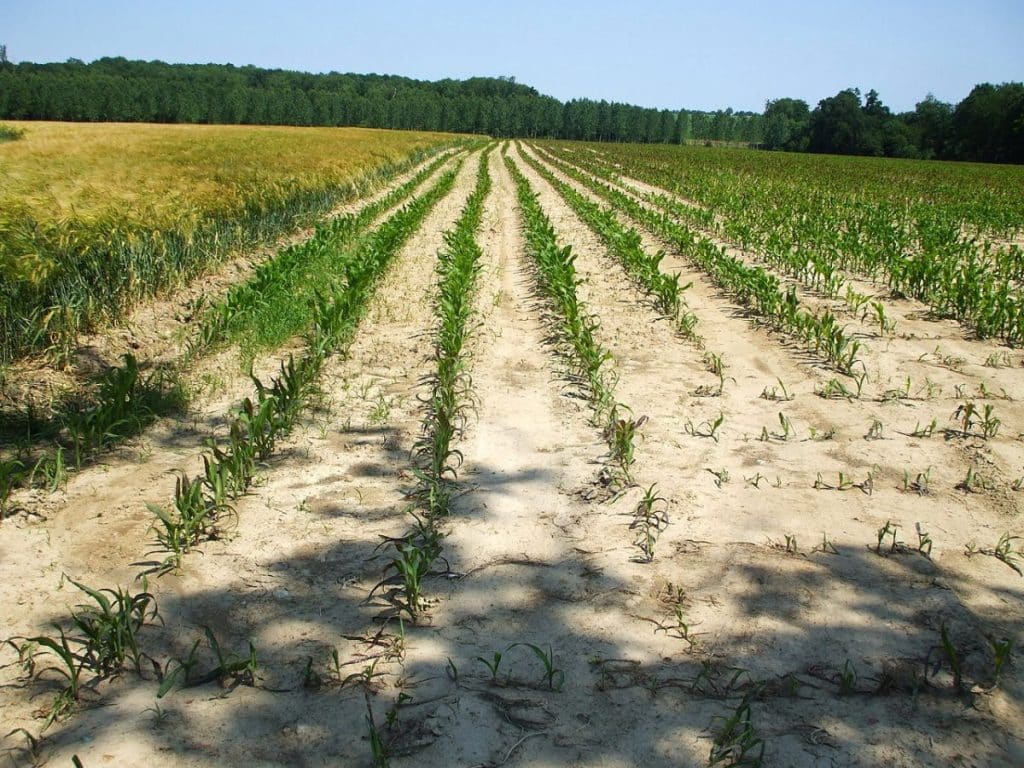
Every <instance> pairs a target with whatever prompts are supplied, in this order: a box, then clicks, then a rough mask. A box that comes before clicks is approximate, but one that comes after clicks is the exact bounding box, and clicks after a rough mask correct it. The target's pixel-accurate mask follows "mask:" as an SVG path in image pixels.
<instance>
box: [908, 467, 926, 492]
mask: <svg viewBox="0 0 1024 768" xmlns="http://www.w3.org/2000/svg"><path fill="white" fill-rule="evenodd" d="M931 474H932V468H931V467H928V469H926V470H925V471H924V472H918V473H917V475H916V476H915V477H914V479H913V480H911V479H910V473H909V472H908V471H907V470H903V492H904V493H909V492H910V491H913V492H914V493H916V494H917V495H918V496H928V495H929V494H931V492H932V490H931Z"/></svg>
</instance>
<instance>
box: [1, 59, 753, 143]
mask: <svg viewBox="0 0 1024 768" xmlns="http://www.w3.org/2000/svg"><path fill="white" fill-rule="evenodd" d="M0 118H7V119H16V120H68V121H90V122H98V121H118V122H157V123H219V124H258V125H322V126H341V125H345V126H365V127H369V128H397V129H415V130H424V131H451V132H455V133H478V134H487V135H491V136H497V137H503V138H504V137H524V138H562V139H583V140H598V141H628V142H674V143H683V142H686V141H690V140H698V141H727V142H746V143H758V142H760V141H761V139H762V132H761V123H762V116H761V115H760V114H757V113H752V112H733V110H731V109H726V110H720V111H717V112H702V111H690V110H667V109H663V110H658V109H651V108H645V107H639V106H635V105H632V104H620V103H616V102H608V101H594V100H590V99H573V100H571V101H568V102H562V101H559V100H558V99H555V98H553V97H551V96H544V95H541V94H540V93H538V92H537V91H536V90H535V89H533V88H530V87H528V86H526V85H523V84H520V83H516V82H515V79H514V78H509V77H497V78H488V77H477V78H471V79H468V80H440V81H437V82H428V81H422V80H413V79H411V78H406V77H397V76H390V75H377V74H369V75H357V74H339V73H336V72H332V73H329V74H309V73H304V72H292V71H285V70H279V69H262V68H259V67H253V66H245V67H236V66H233V65H231V64H166V63H164V62H160V61H150V62H145V61H129V60H127V59H124V58H103V59H99V60H97V61H94V62H91V63H88V64H86V63H85V62H82V61H79V60H76V59H69V60H68V61H66V62H64V63H57V64H34V63H30V62H23V63H20V64H13V63H11V62H7V61H2V60H0Z"/></svg>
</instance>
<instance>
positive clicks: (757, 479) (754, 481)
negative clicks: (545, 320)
mask: <svg viewBox="0 0 1024 768" xmlns="http://www.w3.org/2000/svg"><path fill="white" fill-rule="evenodd" d="M743 481H744V482H745V483H747V485H752V486H754V487H755V488H758V489H760V487H761V482H762V481H764V482H768V478H767V477H765V476H764V475H762V474H761V473H760V472H758V473H756V474H755V475H754V476H753V477H744V478H743Z"/></svg>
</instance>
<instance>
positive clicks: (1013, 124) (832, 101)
mask: <svg viewBox="0 0 1024 768" xmlns="http://www.w3.org/2000/svg"><path fill="white" fill-rule="evenodd" d="M764 147H765V148H767V149H782V150H788V151H792V152H828V153H833V154H841V155H875V156H884V157H911V158H922V159H926V160H928V159H934V160H972V161H979V162H989V163H1024V83H1003V84H1002V85H992V84H990V83H983V84H981V85H976V86H975V87H974V88H973V89H972V90H971V92H970V93H969V94H968V95H967V97H966V98H965V99H964V100H963V101H961V102H960V103H959V104H957V105H955V106H954V105H952V104H948V103H946V102H943V101H939V100H938V99H936V98H935V97H934V96H932V95H931V94H929V95H928V96H926V97H925V98H924V99H923V100H922V101H920V102H918V103H917V104H916V105H915V107H914V110H913V111H912V112H903V113H900V114H894V113H893V112H892V111H891V110H890V109H889V108H888V107H887V106H885V105H884V104H883V103H882V101H881V99H880V98H879V96H878V93H877V92H876V91H874V90H871V91H868V93H867V95H866V96H864V97H863V98H862V97H861V94H860V91H859V90H857V89H855V88H853V89H846V90H843V91H840V92H839V93H837V94H836V95H835V96H832V97H830V98H827V99H822V100H821V101H819V102H818V106H817V107H816V108H815V109H814V110H813V111H812V110H811V109H810V108H809V107H808V105H807V102H805V101H801V100H800V99H777V100H775V101H769V102H768V103H767V104H766V105H765V111H764Z"/></svg>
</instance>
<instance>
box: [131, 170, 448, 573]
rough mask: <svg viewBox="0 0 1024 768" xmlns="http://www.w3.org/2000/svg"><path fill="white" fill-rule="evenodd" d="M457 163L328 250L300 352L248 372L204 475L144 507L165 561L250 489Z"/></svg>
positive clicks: (174, 558) (171, 562)
mask: <svg viewBox="0 0 1024 768" xmlns="http://www.w3.org/2000/svg"><path fill="white" fill-rule="evenodd" d="M461 165H462V164H461V162H460V163H459V164H458V165H457V166H456V167H455V168H453V169H452V170H450V171H448V172H447V173H445V175H444V176H442V177H441V179H440V180H438V182H437V183H436V184H435V185H434V186H433V187H432V188H431V189H430V190H429V191H427V192H425V193H424V194H423V195H421V196H420V197H418V198H416V199H415V200H414V201H413V202H411V203H409V204H408V205H407V206H405V207H403V208H401V209H400V210H399V211H398V212H396V213H395V214H394V215H392V216H391V218H389V219H388V220H387V221H385V222H384V223H383V224H381V226H380V227H378V228H377V229H376V230H375V231H374V232H373V233H372V234H371V235H369V236H367V237H366V238H363V239H361V240H360V241H359V242H357V243H355V244H354V245H353V246H352V247H350V248H348V249H346V250H344V251H342V252H341V253H337V254H336V255H335V259H334V261H333V264H332V269H333V273H332V274H333V275H334V276H335V277H336V278H337V282H335V283H334V284H333V285H331V286H330V287H329V288H328V290H326V291H324V292H318V293H317V294H316V295H315V297H314V300H313V302H312V304H311V311H312V316H313V322H312V326H311V328H310V329H309V330H308V332H307V336H306V341H307V350H306V354H305V355H304V356H303V357H301V358H299V359H298V360H296V359H295V358H294V357H292V356H289V358H288V360H287V361H286V362H284V363H282V364H281V370H280V372H279V374H278V375H277V376H276V377H273V378H272V380H271V383H270V384H269V385H267V384H264V383H262V382H261V381H259V379H257V378H255V377H253V381H254V384H255V385H256V392H255V398H246V399H245V400H243V401H242V404H241V406H240V407H239V408H238V409H237V411H236V412H235V413H234V415H233V417H232V419H231V422H230V428H229V431H228V440H227V442H226V443H224V442H223V441H221V442H218V441H211V442H210V444H209V445H208V451H207V454H206V455H205V456H204V457H203V466H204V472H203V475H201V476H197V477H195V478H189V477H187V476H186V475H184V474H182V476H181V477H180V478H179V479H178V482H177V484H176V486H175V492H174V503H173V506H172V507H171V508H170V509H164V508H162V507H158V506H156V505H153V506H151V507H150V509H151V511H152V512H153V513H154V514H155V515H156V516H157V522H158V528H157V537H158V540H159V543H160V545H161V547H162V548H163V549H164V550H166V551H168V552H169V553H170V554H169V555H168V557H167V559H166V560H165V561H164V565H165V566H170V567H177V566H179V565H180V563H181V556H182V555H183V554H184V553H185V552H187V551H188V550H189V549H190V548H191V547H193V546H194V545H195V544H197V543H198V542H200V541H202V540H204V539H209V538H212V537H215V536H216V535H217V534H218V532H219V531H220V529H221V523H222V521H223V519H224V518H225V516H230V517H233V513H234V510H233V507H232V506H231V502H232V501H234V500H235V499H237V498H238V497H239V496H240V495H241V494H243V493H244V492H245V491H246V490H247V489H248V488H249V485H250V484H251V482H252V479H253V477H254V475H255V473H256V470H257V467H258V466H259V463H260V462H263V461H266V460H267V459H268V458H269V457H270V456H271V454H272V453H273V452H274V447H275V444H276V441H277V440H278V439H279V438H280V437H281V436H283V435H284V434H287V433H288V432H289V431H290V430H291V428H292V427H293V426H294V423H295V421H296V419H297V418H298V417H299V414H300V413H301V412H302V410H303V408H304V407H305V404H306V403H307V402H308V400H309V398H310V397H311V396H312V395H313V394H314V392H315V390H316V380H317V378H318V376H319V374H320V370H321V368H322V366H323V362H324V360H325V359H326V357H327V355H328V354H330V353H331V352H332V351H333V350H334V349H336V348H337V347H339V346H340V345H343V344H346V343H347V342H348V341H349V340H350V338H351V336H352V334H353V333H354V332H355V329H356V326H357V324H358V322H359V320H360V318H361V317H362V316H363V313H364V312H365V310H366V305H367V301H368V299H369V297H370V295H371V293H372V291H373V289H374V288H375V286H376V283H377V280H378V279H379V278H380V276H381V275H382V274H383V273H384V271H385V269H386V268H387V266H388V264H389V263H390V261H391V259H392V258H393V257H394V255H395V254H396V253H397V252H398V250H399V249H400V248H401V247H402V245H403V244H404V243H405V242H406V241H407V240H408V239H409V237H410V236H411V235H412V233H413V232H415V231H416V230H417V229H418V228H419V226H420V224H421V223H422V221H423V219H424V217H426V215H427V213H429V212H430V210H432V209H433V207H434V206H435V205H436V204H437V202H438V201H439V200H440V199H441V198H442V197H444V196H445V195H446V194H448V192H450V191H451V189H452V187H453V186H454V184H455V178H456V175H457V174H458V171H459V169H460V168H461Z"/></svg>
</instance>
